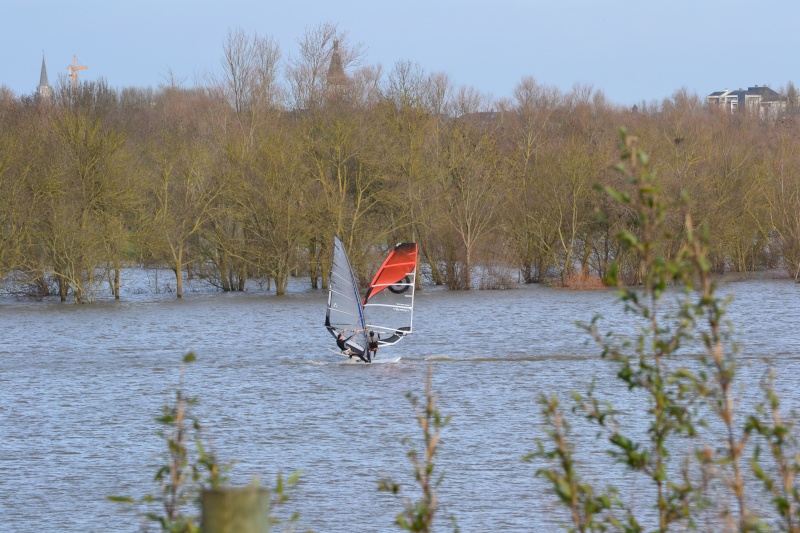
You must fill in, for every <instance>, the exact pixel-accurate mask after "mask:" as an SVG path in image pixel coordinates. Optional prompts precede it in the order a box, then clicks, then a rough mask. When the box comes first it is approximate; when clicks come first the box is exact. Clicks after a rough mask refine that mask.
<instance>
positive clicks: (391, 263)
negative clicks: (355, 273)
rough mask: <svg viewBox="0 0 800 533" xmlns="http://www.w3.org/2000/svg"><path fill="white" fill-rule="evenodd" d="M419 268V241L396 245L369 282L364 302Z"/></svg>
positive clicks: (400, 290)
mask: <svg viewBox="0 0 800 533" xmlns="http://www.w3.org/2000/svg"><path fill="white" fill-rule="evenodd" d="M416 268H417V243H415V242H403V243H400V244H398V245H397V246H395V247H394V250H392V251H391V253H390V254H389V257H387V258H386V261H384V262H383V264H382V265H381V267H380V268H379V269H378V272H377V273H376V274H375V277H374V278H373V279H372V283H370V284H369V289H367V294H366V295H365V296H364V302H363V303H364V304H366V303H367V301H368V300H369V299H370V298H372V297H373V296H375V295H376V294H378V293H379V292H381V291H382V290H383V289H386V288H390V289H391V287H392V285H394V284H395V283H400V282H401V281H403V280H404V279H405V277H406V276H408V275H409V274H411V273H412V272H414V269H416ZM406 289H407V288H401V289H399V290H398V291H396V292H405V290H406Z"/></svg>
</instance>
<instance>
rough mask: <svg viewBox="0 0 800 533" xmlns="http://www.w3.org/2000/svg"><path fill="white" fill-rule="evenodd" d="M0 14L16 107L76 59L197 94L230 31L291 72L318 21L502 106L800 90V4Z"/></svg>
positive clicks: (188, 1)
mask: <svg viewBox="0 0 800 533" xmlns="http://www.w3.org/2000/svg"><path fill="white" fill-rule="evenodd" d="M2 16H3V19H4V23H3V31H2V32H1V33H0V48H1V49H2V56H3V62H2V69H0V86H3V85H5V86H7V87H8V88H10V89H11V90H12V91H13V92H14V93H15V94H17V95H25V94H31V93H33V92H34V91H35V90H36V86H37V85H38V83H39V74H40V71H41V64H42V56H43V55H44V58H45V61H46V64H47V72H48V76H49V79H50V83H51V85H54V84H55V82H56V80H57V79H58V77H59V76H60V75H66V73H67V65H69V64H70V63H71V62H72V58H73V55H75V56H77V60H78V64H80V65H86V66H87V67H88V68H87V69H86V70H82V71H80V73H79V78H80V79H81V80H93V81H97V80H99V79H101V78H103V79H105V80H106V82H107V83H108V84H109V85H110V86H111V87H114V88H123V87H153V88H156V87H158V86H159V84H163V83H165V82H166V81H167V80H168V79H169V78H170V76H172V77H173V78H174V79H176V80H178V81H180V82H182V83H183V84H184V85H185V86H187V87H191V86H193V85H195V84H197V83H198V80H202V79H203V76H204V75H206V74H208V73H212V72H215V71H219V68H220V59H221V57H222V50H223V44H224V42H225V39H226V37H227V35H228V33H229V31H231V30H236V29H242V30H244V31H245V32H246V33H247V34H250V35H253V34H258V35H260V36H269V37H272V38H273V39H274V40H275V42H277V43H278V44H279V45H280V48H281V53H282V56H283V58H284V60H285V59H287V58H289V57H291V56H296V55H297V41H298V39H300V38H301V37H302V36H303V34H304V33H305V32H306V31H307V30H308V29H311V28H313V27H316V26H318V25H320V24H322V23H333V24H335V25H336V26H337V27H338V29H339V30H340V31H344V32H347V34H348V38H349V40H350V42H352V43H356V44H361V45H363V47H364V49H365V50H366V57H365V58H364V64H366V65H379V64H380V65H382V66H383V69H384V72H385V73H387V74H388V72H389V71H391V69H392V68H393V67H394V65H396V64H397V62H398V61H410V62H412V63H415V64H418V65H419V66H420V67H421V68H422V69H423V70H424V72H426V73H430V72H444V73H446V74H448V75H449V76H450V78H451V80H452V81H453V83H454V84H455V85H456V87H459V86H462V85H463V86H469V87H472V88H474V89H477V90H478V91H480V92H481V93H483V94H486V95H488V96H491V97H493V98H495V99H499V98H511V97H512V96H513V92H514V88H515V87H516V86H517V85H518V84H519V83H520V81H521V80H522V79H523V78H526V77H532V78H534V79H535V80H536V81H537V83H539V84H541V85H544V86H548V87H555V88H558V89H559V90H561V91H564V92H567V91H570V90H571V89H572V88H573V87H575V86H576V84H577V85H583V86H589V87H591V88H593V89H594V90H595V91H602V92H603V93H604V94H605V96H606V98H607V99H608V100H609V101H611V102H612V103H615V104H619V105H626V106H630V105H633V104H638V103H641V102H648V103H650V102H661V101H662V100H663V99H665V98H669V97H670V96H671V95H672V94H673V93H675V92H676V91H678V90H681V89H686V90H688V91H689V92H690V93H694V94H698V95H699V96H701V97H705V96H706V95H707V94H709V93H711V92H713V91H716V90H722V89H738V88H740V87H748V86H753V85H768V86H770V87H772V88H773V89H775V90H778V89H780V88H781V87H783V86H785V85H786V84H787V82H789V81H792V82H793V83H795V84H800V54H799V52H800V32H798V27H799V26H800V2H798V1H797V0H773V1H772V2H767V3H764V2H762V3H754V2H752V1H744V0H727V1H718V0H671V1H664V0H549V1H542V0H484V1H477V0H457V1H456V0H402V1H397V2H384V1H381V0H350V1H348V0H340V1H338V2H337V1H335V0H314V1H307V0H283V1H280V2H278V1H274V0H216V1H209V0H136V1H131V0H102V1H100V0H72V1H70V2H67V1H65V0H2Z"/></svg>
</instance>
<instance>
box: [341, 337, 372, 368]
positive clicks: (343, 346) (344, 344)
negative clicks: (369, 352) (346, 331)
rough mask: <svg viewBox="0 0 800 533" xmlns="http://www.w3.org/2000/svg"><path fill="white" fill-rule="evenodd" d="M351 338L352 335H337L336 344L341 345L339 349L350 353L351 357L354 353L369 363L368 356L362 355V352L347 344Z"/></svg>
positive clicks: (344, 352)
mask: <svg viewBox="0 0 800 533" xmlns="http://www.w3.org/2000/svg"><path fill="white" fill-rule="evenodd" d="M350 339H351V337H348V338H346V339H345V338H339V337H336V346H338V347H339V349H340V350H341V351H342V353H343V354H345V355H349V356H350V357H353V356H354V355H355V356H358V358H359V359H361V360H362V361H364V362H365V363H368V362H369V361H368V360H367V358H366V357H364V356H363V355H361V354H360V353H358V352H357V351H355V350H354V349H352V348H350V347H349V346H347V341H349V340H350ZM348 352H349V353H348Z"/></svg>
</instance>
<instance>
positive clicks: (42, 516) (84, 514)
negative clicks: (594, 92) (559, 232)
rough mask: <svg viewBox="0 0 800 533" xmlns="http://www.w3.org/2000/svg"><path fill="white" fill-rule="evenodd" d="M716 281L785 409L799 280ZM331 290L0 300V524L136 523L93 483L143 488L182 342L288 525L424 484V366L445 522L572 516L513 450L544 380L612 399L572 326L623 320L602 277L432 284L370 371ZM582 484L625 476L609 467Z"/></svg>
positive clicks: (522, 447) (221, 429)
mask: <svg viewBox="0 0 800 533" xmlns="http://www.w3.org/2000/svg"><path fill="white" fill-rule="evenodd" d="M722 291H723V292H725V293H728V294H731V295H732V296H733V298H734V299H733V302H732V303H731V305H730V318H731V319H732V321H733V324H734V326H735V328H736V332H737V339H738V341H739V343H740V346H741V357H742V361H743V366H742V372H741V375H742V377H743V382H742V383H743V385H742V389H743V391H744V393H745V394H748V393H750V392H752V391H754V390H757V385H758V380H759V379H761V378H762V377H763V375H764V370H763V366H762V365H761V364H760V363H759V359H760V358H762V357H769V358H771V359H772V361H773V362H774V364H775V365H776V367H778V368H779V369H780V373H779V376H778V378H779V379H778V386H779V388H780V389H781V391H782V393H783V394H784V398H785V400H786V402H787V405H788V406H792V405H796V404H797V403H798V402H797V400H798V398H800V393H798V392H797V387H796V383H797V379H796V376H798V375H800V332H798V328H797V325H798V317H800V286H798V285H796V284H794V283H792V282H790V281H782V280H752V281H743V282H736V283H725V284H723V285H722ZM325 299H326V294H325V293H324V292H323V291H309V290H305V289H303V288H302V287H301V286H300V285H298V286H297V287H296V290H294V291H292V292H291V293H290V294H289V295H287V296H284V297H276V296H274V295H267V294H264V293H244V294H220V293H212V294H209V293H189V294H187V295H186V296H185V297H184V298H183V300H181V301H178V300H175V299H173V298H172V296H171V295H164V294H131V295H128V296H126V297H124V298H123V300H122V301H119V302H114V301H99V302H96V303H94V304H90V305H73V304H62V303H58V302H47V301H44V302H25V301H15V300H9V299H5V300H3V301H2V302H0V325H1V327H0V331H2V333H0V420H2V423H1V424H0V443H1V444H0V448H1V449H2V453H0V468H2V470H3V475H2V476H0V516H3V526H2V528H1V529H3V530H5V531H20V532H28V531H45V530H48V531H75V532H86V531H131V532H132V531H137V530H139V526H140V523H139V522H138V519H137V517H136V516H135V514H134V513H132V512H129V511H125V510H123V508H121V507H120V506H118V505H116V504H113V503H111V502H108V501H107V500H106V497H107V496H109V495H129V496H134V497H139V496H142V495H144V494H147V493H150V492H154V491H156V485H155V484H154V483H153V481H152V478H153V475H154V474H155V469H156V465H158V464H159V458H158V454H159V453H160V452H161V451H162V447H163V444H162V441H161V440H160V439H159V438H158V437H157V436H156V432H157V430H158V427H157V424H155V422H154V418H155V417H156V416H158V414H159V413H160V409H161V407H162V406H163V405H164V404H165V403H167V402H169V401H171V399H172V398H173V395H174V391H175V389H176V387H177V385H178V376H179V367H180V360H181V359H182V357H183V355H184V354H186V353H187V352H188V351H193V352H194V353H196V355H197V357H198V360H197V362H196V363H194V364H192V365H190V366H189V368H188V369H187V374H186V378H185V381H186V383H185V388H186V390H187V391H188V392H189V394H190V395H192V396H196V397H198V399H199V402H200V403H199V406H198V407H197V414H198V415H199V417H200V419H201V421H202V422H203V424H204V427H205V435H206V437H207V438H208V440H209V441H210V442H211V444H212V446H213V448H214V450H215V451H216V454H217V455H218V457H219V458H220V460H221V461H234V460H235V461H236V464H235V466H234V467H233V469H232V471H231V483H232V484H236V485H240V484H246V483H249V482H250V481H252V480H253V479H254V478H257V479H259V480H260V481H261V482H262V483H263V484H266V485H270V484H272V483H273V482H274V479H275V476H276V474H277V473H278V472H282V473H283V474H284V475H288V474H291V473H292V472H295V471H298V470H299V471H301V472H302V477H301V483H300V484H299V486H298V487H297V488H296V490H295V491H294V493H293V494H292V498H291V500H290V501H289V502H287V503H286V504H285V510H283V511H281V513H283V514H286V513H292V512H297V513H299V514H300V521H299V523H298V524H297V525H296V526H295V527H296V529H298V530H307V529H311V530H314V531H318V532H337V531H341V532H351V531H396V530H397V528H396V527H395V526H394V525H393V520H394V516H395V515H396V514H397V513H398V512H400V511H401V510H402V502H401V501H400V500H399V499H397V498H396V497H393V496H391V495H389V494H386V493H381V492H378V491H377V485H378V481H379V480H380V479H382V478H385V477H391V478H393V479H394V480H395V481H397V482H399V483H400V484H401V486H402V488H403V494H406V495H407V496H409V497H411V498H412V499H416V498H417V497H418V491H417V490H416V487H415V485H414V481H413V476H412V472H411V465H410V464H409V462H408V460H407V459H406V456H405V449H404V447H403V444H402V443H401V439H403V438H405V437H409V438H411V439H412V442H415V443H417V444H419V443H420V442H421V433H420V430H419V429H418V427H417V425H416V421H415V418H414V413H413V410H412V408H411V405H410V403H409V401H408V399H407V398H406V394H407V393H408V392H412V393H414V394H415V395H417V396H423V395H424V387H425V378H426V374H427V372H428V369H429V368H430V369H432V383H433V389H434V391H435V392H436V393H437V394H438V406H439V409H440V411H441V412H442V413H443V414H445V415H449V416H451V422H450V425H449V426H447V428H446V429H445V430H444V433H443V440H442V443H441V447H440V452H439V453H440V455H439V458H438V462H437V469H438V471H439V472H441V473H443V474H444V478H443V481H442V484H441V487H440V493H441V497H440V499H441V504H442V509H441V515H440V517H439V520H441V522H440V525H441V526H442V527H441V530H446V529H447V528H446V527H444V526H445V525H446V523H447V517H448V516H450V515H452V516H453V517H454V518H455V519H456V520H457V522H458V524H459V526H460V528H461V530H462V531H465V532H478V531H547V530H553V529H555V528H556V527H557V526H558V525H559V524H561V523H563V522H564V521H565V520H566V518H567V517H566V516H564V515H563V514H562V511H561V510H560V508H559V506H558V505H557V504H556V503H555V498H554V496H553V495H552V494H551V493H550V492H549V491H548V488H547V485H546V484H545V483H544V481H543V480H542V479H540V478H537V477H535V475H534V473H535V471H536V469H537V468H538V467H541V466H542V465H541V464H539V465H537V464H535V463H527V462H523V461H522V458H523V456H525V455H526V454H528V453H530V452H532V451H533V450H534V448H535V444H534V443H535V439H536V438H544V437H545V434H544V429H543V427H542V420H541V417H540V415H539V411H540V407H539V405H538V403H537V398H538V397H539V395H540V394H542V393H557V394H559V395H560V396H562V398H563V399H564V401H565V402H566V403H569V392H570V391H580V392H584V391H586V390H587V388H588V387H589V386H590V384H591V383H592V381H593V380H594V381H595V382H596V386H597V387H598V390H599V391H600V392H605V393H607V394H608V395H609V399H611V400H612V401H613V400H614V399H615V397H616V396H615V395H616V394H618V393H616V392H614V391H615V390H617V389H618V388H619V387H616V388H615V387H612V386H610V385H608V382H609V381H611V382H612V384H613V379H611V376H613V370H612V369H610V368H609V366H608V363H605V362H603V361H601V360H600V359H599V357H598V354H599V350H598V349H597V347H596V346H595V345H594V344H592V343H591V342H589V338H588V335H587V334H586V333H585V332H583V331H582V330H581V329H579V328H578V327H577V326H576V324H575V323H576V321H589V320H590V319H591V318H592V317H593V316H594V315H595V314H597V313H599V314H601V315H602V316H603V317H604V318H603V320H602V324H603V328H604V329H605V330H614V331H617V332H622V333H630V332H631V331H632V325H631V324H630V321H629V319H628V318H627V317H625V316H624V314H623V313H622V310H621V309H622V308H621V306H620V304H619V303H618V302H617V300H616V296H615V294H614V292H613V291H611V290H606V291H588V292H578V291H565V290H557V289H550V288H545V287H529V288H521V289H516V290H507V291H473V292H449V291H445V290H438V289H430V288H428V289H426V290H423V291H421V292H419V293H418V296H417V305H416V313H415V321H414V333H413V335H411V336H410V337H409V338H407V339H405V340H404V341H403V342H401V343H400V344H398V345H397V346H394V347H391V348H384V349H383V350H382V352H381V354H380V356H381V357H385V358H388V357H390V356H392V357H396V356H400V357H402V359H401V361H400V362H399V363H397V364H385V365H372V366H364V365H347V364H342V359H341V358H339V357H338V356H336V355H334V354H333V353H332V352H331V351H330V348H333V347H334V346H335V344H334V339H333V338H332V337H331V336H330V335H329V334H328V333H327V331H326V330H325V328H324V326H323V322H324V315H325ZM621 394H623V395H624V393H621ZM618 399H622V400H623V401H624V398H623V397H622V396H620V397H619V398H618ZM623 407H624V405H623ZM577 429H578V430H580V425H578V426H577ZM581 437H582V438H583V439H584V440H585V441H586V442H591V441H592V439H595V433H594V432H592V433H587V434H584V435H581ZM585 446H588V447H589V449H588V450H587V451H588V453H589V454H591V453H593V450H592V449H591V445H590V444H589V445H585ZM600 449H601V448H598V450H600ZM595 481H598V482H600V483H601V484H602V485H605V484H609V483H610V484H617V485H622V484H624V483H630V482H631V481H630V480H625V479H622V478H620V477H618V474H616V473H614V472H611V471H609V472H608V473H602V472H601V473H600V474H599V478H598V479H595ZM642 483H643V484H644V482H642Z"/></svg>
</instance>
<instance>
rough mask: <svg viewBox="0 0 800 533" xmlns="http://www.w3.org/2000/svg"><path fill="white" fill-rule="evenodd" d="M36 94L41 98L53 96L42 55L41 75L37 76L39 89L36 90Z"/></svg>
mask: <svg viewBox="0 0 800 533" xmlns="http://www.w3.org/2000/svg"><path fill="white" fill-rule="evenodd" d="M36 94H38V95H39V96H41V97H43V98H50V97H51V96H52V95H53V89H52V87H50V83H49V82H48V81H47V66H46V65H45V64H44V54H42V73H41V74H40V75H39V87H37V88H36Z"/></svg>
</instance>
